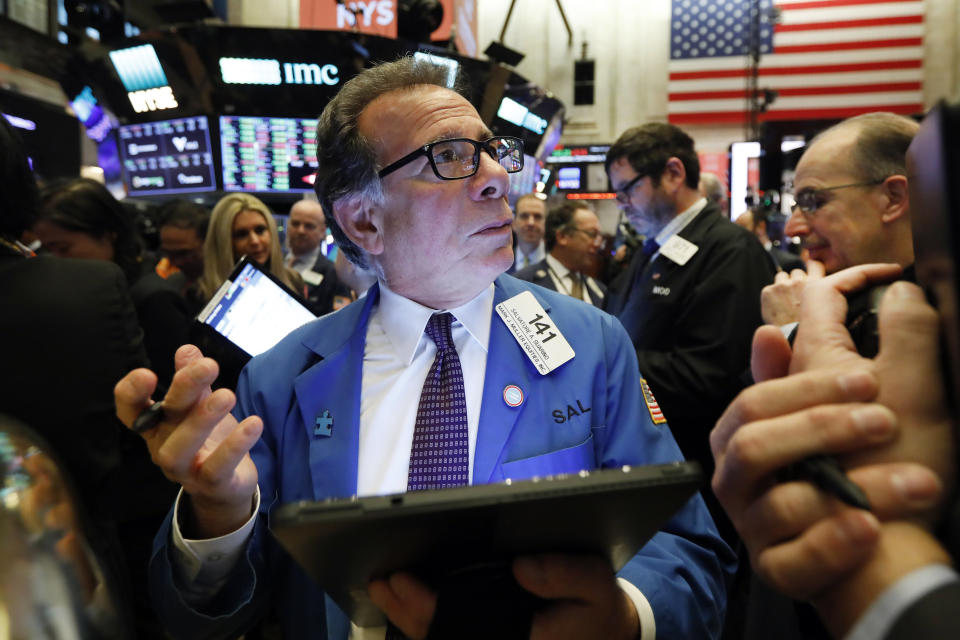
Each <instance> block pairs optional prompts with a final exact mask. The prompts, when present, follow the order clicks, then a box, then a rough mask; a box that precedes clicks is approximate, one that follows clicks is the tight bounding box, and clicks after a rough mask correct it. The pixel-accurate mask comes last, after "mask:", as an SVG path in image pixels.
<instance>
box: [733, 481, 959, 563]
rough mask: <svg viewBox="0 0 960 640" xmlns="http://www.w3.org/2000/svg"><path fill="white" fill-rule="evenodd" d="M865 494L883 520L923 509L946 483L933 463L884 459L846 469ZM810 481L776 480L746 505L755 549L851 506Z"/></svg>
mask: <svg viewBox="0 0 960 640" xmlns="http://www.w3.org/2000/svg"><path fill="white" fill-rule="evenodd" d="M847 475H848V476H849V478H850V480H851V481H853V482H855V483H856V484H857V485H858V486H859V487H861V488H862V489H863V490H864V492H865V493H866V494H867V498H868V499H869V501H870V505H871V507H872V513H873V515H874V516H875V517H876V518H878V519H879V520H890V519H905V518H912V517H915V516H917V515H920V514H922V513H923V512H924V511H926V510H927V509H929V508H930V507H931V506H932V505H933V504H935V503H936V502H937V501H938V500H939V499H940V497H941V495H942V492H943V485H942V484H941V482H940V480H939V479H938V478H937V476H936V474H934V473H933V472H932V471H931V470H930V469H927V468H926V467H923V466H921V465H915V464H881V465H871V466H868V467H862V468H859V469H855V470H851V471H849V472H848V474H847ZM847 508H848V507H846V506H845V505H843V504H842V503H840V502H839V501H838V500H837V499H836V498H834V497H832V496H829V495H827V494H826V493H824V492H823V491H821V490H819V489H818V488H817V487H815V486H814V485H813V484H811V483H809V482H802V481H798V482H787V483H783V484H778V485H776V486H774V487H772V488H771V489H770V490H769V491H767V492H766V493H764V494H763V495H762V496H760V498H758V499H757V500H756V501H755V502H753V503H751V504H750V505H748V506H747V507H746V509H745V510H744V515H743V519H742V523H743V525H744V531H742V532H741V534H742V536H743V538H744V539H745V540H748V541H749V542H750V548H752V549H765V548H766V547H768V546H772V545H774V544H778V543H781V542H784V541H786V540H790V539H792V538H794V537H797V536H799V535H801V534H802V533H803V532H804V531H806V530H807V529H808V528H810V527H811V526H813V525H814V524H815V523H817V522H819V521H820V520H823V519H826V518H829V517H832V516H834V515H836V514H837V513H838V512H839V511H841V510H844V509H847Z"/></svg>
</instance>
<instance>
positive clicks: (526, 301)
mask: <svg viewBox="0 0 960 640" xmlns="http://www.w3.org/2000/svg"><path fill="white" fill-rule="evenodd" d="M497 315H499V316H500V319H501V320H503V322H504V324H506V325H507V329H509V330H510V333H512V334H513V337H514V338H516V340H517V342H518V343H519V344H520V346H521V347H523V351H524V353H526V354H527V357H528V358H530V362H532V363H533V366H535V367H536V368H537V371H539V372H540V375H546V374H548V373H550V372H551V371H553V370H554V369H556V368H557V367H559V366H560V365H562V364H563V363H564V362H566V361H567V360H570V359H571V358H573V356H574V355H576V354H575V353H574V352H573V348H572V347H571V346H570V343H569V342H567V339H566V338H564V337H563V334H562V333H560V330H559V329H557V327H556V325H554V324H553V320H552V319H551V318H550V316H548V315H547V312H546V311H544V310H543V307H541V306H540V303H539V302H537V299H536V298H535V297H534V295H533V294H532V293H530V292H529V291H524V292H523V293H521V294H519V295H516V296H514V297H512V298H510V299H509V300H504V301H503V302H501V303H500V304H498V305H497Z"/></svg>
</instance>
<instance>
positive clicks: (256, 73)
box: [220, 58, 340, 86]
mask: <svg viewBox="0 0 960 640" xmlns="http://www.w3.org/2000/svg"><path fill="white" fill-rule="evenodd" d="M220 77H221V78H222V79H223V82H224V84H321V85H323V84H325V85H329V86H333V85H335V84H337V83H338V82H340V70H339V69H337V66H336V65H333V64H324V65H319V64H314V63H308V62H284V63H282V64H281V63H280V61H279V60H274V59H273V58H220Z"/></svg>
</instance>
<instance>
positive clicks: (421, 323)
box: [376, 280, 493, 365]
mask: <svg viewBox="0 0 960 640" xmlns="http://www.w3.org/2000/svg"><path fill="white" fill-rule="evenodd" d="M443 311H449V312H450V313H452V314H453V317H454V318H456V321H454V323H453V326H454V327H456V326H457V325H462V326H463V327H464V328H465V329H466V330H467V333H469V334H470V336H471V337H472V338H473V339H474V340H476V341H477V344H479V345H480V347H481V348H483V350H484V351H486V350H487V344H488V343H489V341H490V322H491V314H492V313H493V283H490V286H488V287H487V288H486V289H484V290H483V291H481V292H480V293H479V294H477V296H476V297H475V298H473V299H472V300H470V301H469V302H467V303H466V304H463V305H460V306H459V307H456V308H454V309H440V310H437V309H431V308H430V307H425V306H423V305H422V304H420V303H418V302H414V301H413V300H410V299H408V298H404V297H403V296H401V295H400V294H398V293H394V292H393V291H391V290H390V289H389V288H388V287H387V285H386V284H384V282H383V281H382V280H381V281H380V301H379V306H378V307H377V311H376V313H377V315H378V316H379V320H380V325H381V326H382V327H383V332H384V333H385V334H386V336H387V339H388V340H389V341H390V345H391V346H392V347H393V350H394V353H395V354H396V356H397V358H398V359H399V360H400V361H401V362H404V363H406V364H407V365H409V364H410V363H411V362H413V358H414V356H415V355H416V353H417V346H418V345H419V344H420V339H421V338H422V337H423V332H424V329H425V328H426V326H427V321H428V320H429V319H430V316H432V315H433V314H434V313H442V312H443ZM427 339H428V340H429V338H427Z"/></svg>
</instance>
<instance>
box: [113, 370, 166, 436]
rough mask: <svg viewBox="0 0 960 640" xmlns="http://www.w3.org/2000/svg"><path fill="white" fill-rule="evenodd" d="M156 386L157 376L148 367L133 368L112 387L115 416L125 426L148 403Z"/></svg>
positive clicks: (130, 422)
mask: <svg viewBox="0 0 960 640" xmlns="http://www.w3.org/2000/svg"><path fill="white" fill-rule="evenodd" d="M156 388H157V376H156V374H154V373H153V371H150V370H149V369H134V370H133V371H131V372H130V373H128V374H127V375H125V376H124V377H123V378H121V379H120V382H118V383H117V384H116V386H114V388H113V400H114V404H115V405H116V411H117V417H118V418H120V421H121V422H122V423H123V424H125V425H126V426H127V427H130V426H131V425H132V424H133V421H134V420H136V419H137V416H138V415H140V412H141V411H143V410H144V409H145V408H146V407H147V406H148V405H149V404H150V396H151V395H152V394H153V391H154V389H156Z"/></svg>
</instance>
